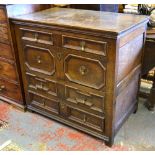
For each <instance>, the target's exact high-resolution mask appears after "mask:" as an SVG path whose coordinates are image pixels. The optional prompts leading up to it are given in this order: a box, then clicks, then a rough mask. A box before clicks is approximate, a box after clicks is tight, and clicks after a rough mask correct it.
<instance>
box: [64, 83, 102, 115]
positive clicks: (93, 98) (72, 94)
mask: <svg viewBox="0 0 155 155" xmlns="http://www.w3.org/2000/svg"><path fill="white" fill-rule="evenodd" d="M65 100H66V101H67V102H68V103H69V104H71V105H73V106H76V107H78V108H80V109H84V110H86V111H91V112H95V113H100V115H103V114H104V100H105V97H104V95H99V94H96V93H91V92H86V91H84V90H79V89H77V88H74V87H71V86H65Z"/></svg>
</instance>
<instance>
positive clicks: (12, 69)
mask: <svg viewBox="0 0 155 155" xmlns="http://www.w3.org/2000/svg"><path fill="white" fill-rule="evenodd" d="M0 73H1V74H0V77H3V78H6V79H9V80H13V81H17V80H18V79H17V73H16V66H15V64H14V63H11V62H6V61H3V60H1V59H0Z"/></svg>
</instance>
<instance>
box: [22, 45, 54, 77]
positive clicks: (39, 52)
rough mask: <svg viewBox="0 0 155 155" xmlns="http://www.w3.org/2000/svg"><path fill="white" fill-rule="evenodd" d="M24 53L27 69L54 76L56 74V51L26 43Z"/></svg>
mask: <svg viewBox="0 0 155 155" xmlns="http://www.w3.org/2000/svg"><path fill="white" fill-rule="evenodd" d="M24 54H25V65H26V68H27V71H32V72H35V73H36V74H37V73H39V74H44V75H48V76H53V75H54V74H55V71H56V69H55V60H54V51H51V50H49V49H46V48H41V47H36V46H30V45H26V46H25V47H24Z"/></svg>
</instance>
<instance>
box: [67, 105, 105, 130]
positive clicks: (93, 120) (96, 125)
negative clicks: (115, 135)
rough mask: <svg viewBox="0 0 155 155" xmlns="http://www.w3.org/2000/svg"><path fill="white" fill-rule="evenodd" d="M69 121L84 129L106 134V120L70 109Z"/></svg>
mask: <svg viewBox="0 0 155 155" xmlns="http://www.w3.org/2000/svg"><path fill="white" fill-rule="evenodd" d="M68 119H69V120H71V121H73V122H76V123H78V124H80V125H82V127H87V128H90V129H92V130H96V131H98V132H101V133H103V132H104V118H101V117H98V116H95V115H90V114H88V113H85V112H84V111H80V110H79V109H75V108H72V107H68Z"/></svg>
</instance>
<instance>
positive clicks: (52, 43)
mask: <svg viewBox="0 0 155 155" xmlns="http://www.w3.org/2000/svg"><path fill="white" fill-rule="evenodd" d="M11 21H12V25H13V28H14V34H13V35H15V36H16V40H17V45H18V53H19V56H20V64H21V67H22V77H23V81H24V89H25V97H26V103H27V107H28V109H30V110H32V111H36V112H38V113H40V114H43V115H45V116H48V117H50V118H52V119H55V120H58V121H60V122H62V123H64V124H67V125H70V126H72V127H74V128H77V129H79V130H82V131H84V132H86V133H89V134H91V135H93V136H96V137H98V138H101V139H103V140H104V141H105V142H106V144H108V145H109V146H110V145H112V144H113V140H114V136H115V134H116V133H117V131H118V129H119V128H120V127H121V125H122V124H123V122H124V121H125V120H126V119H127V118H128V116H129V115H130V114H131V113H133V112H134V111H135V110H136V109H137V92H138V85H139V84H138V83H139V77H140V70H141V56H142V51H143V45H144V40H145V31H146V23H147V21H148V19H147V18H146V17H144V16H135V15H127V14H116V13H106V12H97V11H88V10H78V9H60V8H53V9H48V10H46V11H42V12H38V13H34V14H30V15H25V16H17V17H15V18H12V19H11Z"/></svg>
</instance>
